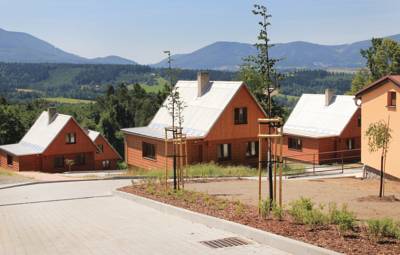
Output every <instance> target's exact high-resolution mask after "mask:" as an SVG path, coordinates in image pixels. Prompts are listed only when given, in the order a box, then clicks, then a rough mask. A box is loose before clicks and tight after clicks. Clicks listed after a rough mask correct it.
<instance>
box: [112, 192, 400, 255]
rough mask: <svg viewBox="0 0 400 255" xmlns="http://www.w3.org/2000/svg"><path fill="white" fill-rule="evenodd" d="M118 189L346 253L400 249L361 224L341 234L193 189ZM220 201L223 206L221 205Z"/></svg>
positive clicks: (334, 227) (395, 243)
mask: <svg viewBox="0 0 400 255" xmlns="http://www.w3.org/2000/svg"><path fill="white" fill-rule="evenodd" d="M120 190H122V191H125V192H128V193H132V194H136V195H140V196H143V197H147V198H150V199H154V200H157V201H160V202H163V203H167V204H171V205H174V206H178V207H182V208H186V209H188V210H192V211H195V212H199V213H203V214H207V215H211V216H214V217H218V218H222V219H226V220H230V221H234V222H238V223H240V224H243V225H248V226H251V227H254V228H258V229H261V230H264V231H268V232H272V233H275V234H278V235H283V236H287V237H290V238H293V239H297V240H300V241H304V242H307V243H311V244H314V245H317V246H320V247H324V248H328V249H331V250H335V251H338V252H342V253H346V254H399V251H400V241H396V240H383V242H376V241H374V240H371V239H369V238H368V236H367V233H366V230H365V228H364V227H361V228H360V227H359V228H357V229H355V231H352V232H351V233H348V234H347V235H341V234H340V233H339V231H338V230H337V228H336V226H334V225H325V226H320V227H315V228H311V227H309V226H305V225H300V224H296V223H294V222H293V221H292V219H291V218H290V217H289V216H285V218H284V220H283V221H278V220H275V219H263V218H261V217H259V215H258V208H257V207H255V206H252V205H244V204H242V203H240V202H237V201H234V200H227V199H221V198H217V197H216V196H212V197H211V199H212V200H210V198H209V197H210V196H208V195H204V194H200V193H193V192H185V193H184V194H185V195H183V196H177V195H167V194H165V192H164V191H163V188H160V187H158V186H157V188H156V191H155V192H154V190H153V191H152V192H149V190H148V187H146V185H135V186H128V187H124V188H121V189H120ZM199 194H200V195H199ZM221 204H223V205H224V206H223V207H221Z"/></svg>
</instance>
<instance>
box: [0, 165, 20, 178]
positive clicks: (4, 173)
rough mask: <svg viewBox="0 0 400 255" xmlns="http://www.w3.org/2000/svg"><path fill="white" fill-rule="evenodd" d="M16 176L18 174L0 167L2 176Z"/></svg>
mask: <svg viewBox="0 0 400 255" xmlns="http://www.w3.org/2000/svg"><path fill="white" fill-rule="evenodd" d="M14 175H17V174H16V173H14V172H12V171H10V170H7V169H4V168H1V167H0V176H14Z"/></svg>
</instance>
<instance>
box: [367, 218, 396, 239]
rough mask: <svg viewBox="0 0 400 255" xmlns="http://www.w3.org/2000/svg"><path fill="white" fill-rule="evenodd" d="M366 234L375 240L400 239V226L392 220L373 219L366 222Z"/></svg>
mask: <svg viewBox="0 0 400 255" xmlns="http://www.w3.org/2000/svg"><path fill="white" fill-rule="evenodd" d="M367 230H368V233H369V234H370V235H371V236H372V237H374V238H376V239H379V238H382V237H386V238H397V239H400V224H399V223H396V222H394V220H393V219H389V218H384V219H373V220H368V221H367Z"/></svg>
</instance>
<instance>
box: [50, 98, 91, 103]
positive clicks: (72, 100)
mask: <svg viewBox="0 0 400 255" xmlns="http://www.w3.org/2000/svg"><path fill="white" fill-rule="evenodd" d="M44 99H45V100H46V101H49V102H55V103H63V104H91V103H94V101H92V100H84V99H75V98H66V97H46V98H44Z"/></svg>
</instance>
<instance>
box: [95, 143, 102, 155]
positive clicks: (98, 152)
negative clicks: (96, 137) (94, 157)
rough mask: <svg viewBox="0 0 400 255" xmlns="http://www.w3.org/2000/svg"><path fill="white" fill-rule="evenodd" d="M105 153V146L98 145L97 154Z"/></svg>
mask: <svg viewBox="0 0 400 255" xmlns="http://www.w3.org/2000/svg"><path fill="white" fill-rule="evenodd" d="M103 152H104V146H103V145H102V144H98V145H97V149H96V153H97V154H101V153H103Z"/></svg>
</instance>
